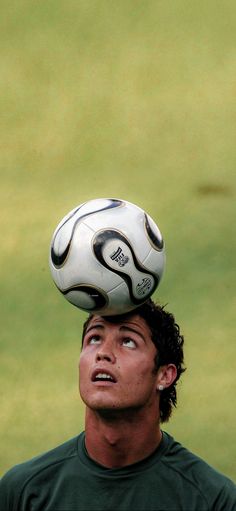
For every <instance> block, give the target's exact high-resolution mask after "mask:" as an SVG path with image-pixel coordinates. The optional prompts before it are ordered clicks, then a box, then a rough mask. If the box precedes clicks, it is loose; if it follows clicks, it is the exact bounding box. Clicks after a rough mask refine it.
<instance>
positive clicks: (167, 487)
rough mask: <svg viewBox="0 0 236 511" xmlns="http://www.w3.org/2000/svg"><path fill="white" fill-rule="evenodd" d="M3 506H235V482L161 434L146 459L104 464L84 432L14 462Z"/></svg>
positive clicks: (4, 483) (41, 510)
mask: <svg viewBox="0 0 236 511" xmlns="http://www.w3.org/2000/svg"><path fill="white" fill-rule="evenodd" d="M0 510H1V511H118V510H119V511H144V510H145V511H154V510H155V511H180V510H181V511H235V510H236V486H235V484H234V483H233V482H232V481H230V480H229V479H228V478H226V477H225V476H223V475H222V474H220V473H218V472H217V471H215V470H214V469H213V468H211V467H210V466H209V465H207V464H206V463H205V462H204V461H203V460H201V459H200V458H198V457H197V456H195V455H193V454H192V453H190V452H189V451H188V450H187V449H185V448H184V447H182V446H181V445H180V444H179V443H177V442H175V440H174V439H173V438H172V437H171V436H169V435H168V434H167V433H164V434H163V440H162V442H161V444H160V445H159V447H158V449H157V450H156V451H155V452H154V453H153V454H152V455H151V456H149V457H148V458H146V459H145V460H142V461H140V462H138V463H135V464H133V465H129V466H126V467H124V468H117V469H110V468H106V467H104V466H102V465H99V464H98V463H96V462H94V461H93V460H92V459H91V458H89V456H88V454H87V452H86V449H85V443H84V433H81V434H80V435H79V436H78V437H76V438H73V439H72V440H69V441H68V442H66V443H64V444H63V445H61V446H59V447H57V448H56V449H54V450H52V451H50V452H47V453H45V454H43V455H41V456H38V457H37V458H34V459H32V460H30V461H27V462H25V463H22V464H20V465H17V466H15V467H13V468H12V469H11V470H9V472H7V473H6V474H5V476H4V477H3V478H2V480H1V483H0Z"/></svg>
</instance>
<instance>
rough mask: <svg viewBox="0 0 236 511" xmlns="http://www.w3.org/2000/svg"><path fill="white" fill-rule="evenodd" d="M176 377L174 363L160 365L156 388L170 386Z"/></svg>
mask: <svg viewBox="0 0 236 511" xmlns="http://www.w3.org/2000/svg"><path fill="white" fill-rule="evenodd" d="M176 377H177V369H176V366H175V365H174V364H166V365H164V366H161V367H160V368H159V370H158V372H157V390H164V389H167V388H168V387H170V385H171V384H172V383H173V382H174V381H175V379H176Z"/></svg>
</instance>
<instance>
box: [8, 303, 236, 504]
mask: <svg viewBox="0 0 236 511" xmlns="http://www.w3.org/2000/svg"><path fill="white" fill-rule="evenodd" d="M79 368H80V371H79V374H80V376H79V386H80V394H81V397H82V399H83V401H84V403H85V404H86V419H85V432H84V433H81V434H80V435H79V436H78V437H76V438H74V439H72V440H69V441H68V442H67V443H65V444H63V445H61V446H59V447H57V448H56V449H54V450H52V451H50V452H48V453H46V454H44V455H41V456H39V457H37V458H34V459H33V460H31V461H28V462H26V463H23V464H21V465H18V466H16V467H14V468H13V469H11V470H10V471H9V472H8V473H7V474H6V475H5V476H4V477H3V479H2V482H1V490H0V510H1V511H16V510H17V511H30V510H32V511H106V510H109V511H111V510H114V511H116V510H123V511H132V510H137V511H152V510H153V511H164V510H165V511H180V510H181V511H213V510H214V511H235V509H236V487H235V485H234V483H233V482H232V481H230V480H229V479H228V478H226V477H225V476H224V475H222V474H220V473H218V472H217V471H215V470H214V469H213V468H211V467H210V466H209V465H207V464H206V463H205V462H204V461H202V460H201V459H199V458H198V457H196V456H195V455H193V454H192V453H190V452H189V451H188V450H186V449H185V448H184V447H182V446H181V445H180V444H178V443H177V442H175V441H174V439H173V438H172V437H170V436H169V435H168V434H167V433H164V432H163V431H162V429H161V427H160V423H161V422H164V421H167V420H168V418H169V417H170V415H171V411H172V407H173V406H175V405H176V384H177V381H178V379H179V377H180V376H181V374H182V372H183V371H184V368H183V337H182V335H181V334H180V331H179V327H178V325H177V324H176V323H175V320H174V317H173V315H172V314H170V313H168V312H166V311H165V310H164V308H162V307H160V306H156V305H154V303H153V302H152V301H151V300H149V301H148V302H146V304H144V305H143V306H141V307H139V308H138V309H136V310H135V311H134V312H132V313H129V314H126V315H124V316H117V317H112V318H111V317H109V318H108V317H101V316H98V315H91V316H90V317H89V318H88V320H87V321H86V323H85V325H84V331H83V345H82V351H81V356H80V364H79Z"/></svg>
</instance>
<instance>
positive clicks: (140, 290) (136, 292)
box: [93, 229, 157, 304]
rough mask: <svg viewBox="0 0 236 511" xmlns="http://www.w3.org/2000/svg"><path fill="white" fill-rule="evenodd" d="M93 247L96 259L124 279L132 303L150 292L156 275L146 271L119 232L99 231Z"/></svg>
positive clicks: (145, 297) (152, 289) (138, 301)
mask: <svg viewBox="0 0 236 511" xmlns="http://www.w3.org/2000/svg"><path fill="white" fill-rule="evenodd" d="M93 248H94V253H95V255H96V257H97V259H98V261H100V262H101V264H103V265H104V266H105V267H106V268H108V269H110V270H113V272H115V273H116V274H117V275H119V276H120V277H121V278H122V279H124V280H125V282H126V284H127V286H128V288H129V293H130V299H131V301H132V302H133V304H137V303H140V302H141V301H144V299H147V298H148V297H149V296H150V295H151V294H152V292H153V291H154V289H155V287H156V284H157V277H156V275H154V274H153V275H152V274H151V273H150V272H148V273H147V272H146V270H145V268H144V267H143V266H142V265H141V263H140V262H139V261H138V260H137V258H136V256H135V253H134V251H133V249H132V247H131V245H130V244H129V241H128V240H127V239H126V238H125V237H124V236H123V235H122V233H121V232H119V231H115V230H111V229H109V230H108V229H106V230H103V231H100V232H99V233H98V234H96V235H95V236H94V238H93Z"/></svg>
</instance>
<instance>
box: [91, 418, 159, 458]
mask: <svg viewBox="0 0 236 511" xmlns="http://www.w3.org/2000/svg"><path fill="white" fill-rule="evenodd" d="M161 439H162V433H161V430H160V427H159V423H158V421H157V420H156V421H155V420H153V418H151V417H150V418H149V417H143V416H142V414H141V412H140V413H138V412H137V411H136V412H134V411H128V410H127V411H126V412H125V413H124V411H122V412H120V413H119V412H117V411H116V412H110V411H109V412H97V411H93V410H90V409H87V411H86V422H85V445H86V449H87V451H88V454H89V456H90V457H91V458H92V459H94V460H95V461H96V462H98V463H100V464H101V465H104V466H106V467H108V468H119V467H124V466H126V465H131V464H133V463H136V462H138V461H141V460H142V459H144V458H147V457H148V456H149V455H150V454H152V452H154V451H155V449H156V448H157V447H158V445H159V444H160V442H161Z"/></svg>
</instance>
